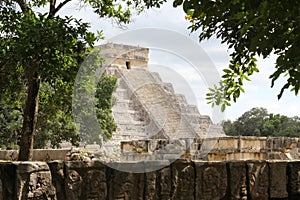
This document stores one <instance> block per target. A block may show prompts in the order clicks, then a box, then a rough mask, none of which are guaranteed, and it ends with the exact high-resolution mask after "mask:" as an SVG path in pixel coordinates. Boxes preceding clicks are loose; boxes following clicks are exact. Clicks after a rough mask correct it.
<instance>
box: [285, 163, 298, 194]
mask: <svg viewBox="0 0 300 200" xmlns="http://www.w3.org/2000/svg"><path fill="white" fill-rule="evenodd" d="M287 174H288V186H287V187H288V193H289V199H300V161H296V162H290V163H288V170H287Z"/></svg>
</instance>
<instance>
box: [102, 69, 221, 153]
mask: <svg viewBox="0 0 300 200" xmlns="http://www.w3.org/2000/svg"><path fill="white" fill-rule="evenodd" d="M106 73H107V74H109V75H113V76H116V77H117V78H118V86H117V89H116V91H115V92H114V94H113V96H114V97H115V99H116V102H115V104H114V106H113V108H112V111H113V117H114V119H115V123H116V124H117V126H118V128H117V130H116V132H115V133H114V134H113V136H112V138H111V140H110V141H108V142H107V143H105V144H104V148H106V149H110V152H113V153H114V154H118V155H119V154H121V146H120V145H121V142H122V141H133V140H137V141H139V140H152V139H162V140H180V139H182V138H185V139H191V140H193V139H194V138H205V137H209V135H210V130H214V129H213V128H214V127H217V126H216V125H213V124H212V121H211V120H210V118H209V116H205V115H200V113H199V111H198V109H197V107H196V106H194V105H189V104H188V103H187V101H186V98H185V97H184V96H183V95H181V94H176V93H175V92H174V89H173V86H172V84H170V83H164V82H163V81H162V80H161V78H160V76H159V74H158V73H155V72H150V71H148V70H147V69H145V68H133V69H130V70H128V69H126V68H124V67H120V66H117V65H112V66H110V67H109V68H108V69H107V70H106ZM217 128H218V127H217ZM219 129H220V128H219ZM220 130H221V129H220ZM220 130H218V131H219V133H220V135H222V136H224V135H223V134H222V131H220ZM214 132H216V130H214ZM184 148H186V147H184Z"/></svg>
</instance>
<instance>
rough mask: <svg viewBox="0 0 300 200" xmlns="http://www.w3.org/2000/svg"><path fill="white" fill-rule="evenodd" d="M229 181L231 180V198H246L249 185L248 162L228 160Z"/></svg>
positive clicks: (235, 199) (244, 199) (234, 199)
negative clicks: (247, 181) (247, 180)
mask: <svg viewBox="0 0 300 200" xmlns="http://www.w3.org/2000/svg"><path fill="white" fill-rule="evenodd" d="M227 167H228V169H229V171H228V174H227V175H228V181H229V194H228V195H229V197H230V198H228V199H231V200H246V199H247V185H246V179H247V175H246V162H243V161H233V162H228V163H227Z"/></svg>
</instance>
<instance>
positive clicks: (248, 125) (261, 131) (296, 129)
mask: <svg viewBox="0 0 300 200" xmlns="http://www.w3.org/2000/svg"><path fill="white" fill-rule="evenodd" d="M223 128H224V131H225V133H226V134H227V135H242V136H285V137H299V136H300V118H299V117H291V118H289V117H287V116H284V115H280V114H272V113H270V114H269V113H268V112H267V110H266V109H264V108H252V109H251V110H250V111H247V112H245V113H244V114H243V115H242V116H241V117H239V118H238V119H237V120H236V121H233V122H231V121H230V120H228V121H224V122H223Z"/></svg>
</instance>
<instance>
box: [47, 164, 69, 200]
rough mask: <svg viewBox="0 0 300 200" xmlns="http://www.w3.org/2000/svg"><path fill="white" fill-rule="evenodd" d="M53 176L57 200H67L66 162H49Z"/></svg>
mask: <svg viewBox="0 0 300 200" xmlns="http://www.w3.org/2000/svg"><path fill="white" fill-rule="evenodd" d="M48 166H49V168H50V172H51V175H52V184H53V186H54V187H55V190H56V197H57V199H58V200H59V199H66V197H65V178H64V175H65V174H64V162H63V161H52V162H48Z"/></svg>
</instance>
